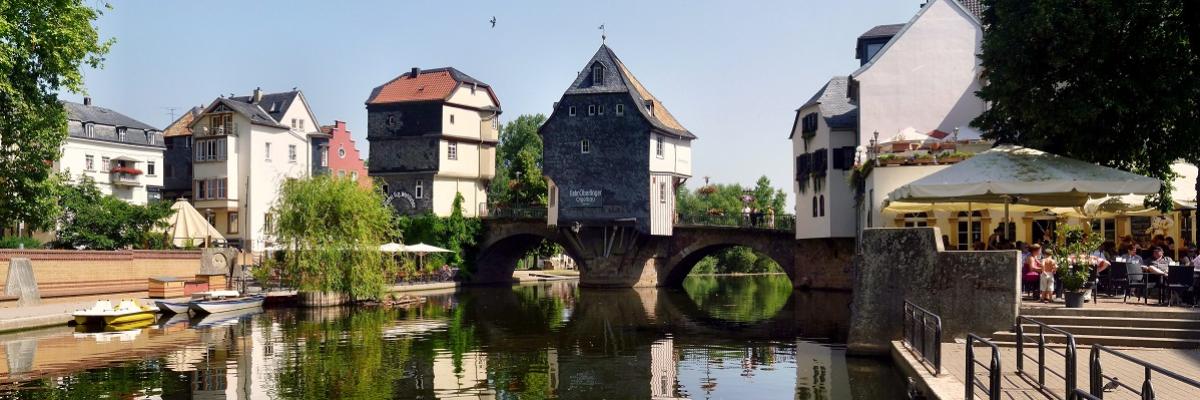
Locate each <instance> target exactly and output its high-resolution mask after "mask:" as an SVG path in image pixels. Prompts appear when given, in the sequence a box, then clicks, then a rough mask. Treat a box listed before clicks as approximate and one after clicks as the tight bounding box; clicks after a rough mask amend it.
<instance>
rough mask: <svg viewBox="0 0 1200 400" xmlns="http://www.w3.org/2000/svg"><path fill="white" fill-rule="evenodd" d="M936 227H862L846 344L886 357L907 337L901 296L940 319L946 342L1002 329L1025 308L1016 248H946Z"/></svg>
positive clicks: (1007, 326) (860, 350) (865, 352)
mask: <svg viewBox="0 0 1200 400" xmlns="http://www.w3.org/2000/svg"><path fill="white" fill-rule="evenodd" d="M940 237H941V232H940V231H939V230H938V229H937V228H879V229H867V230H865V231H863V236H862V242H861V246H860V247H859V249H860V250H859V253H858V254H857V255H856V256H855V260H854V274H853V279H854V302H853V305H852V306H851V320H850V332H849V339H848V341H847V346H848V348H849V350H850V351H851V352H855V353H860V354H886V353H887V352H888V342H889V341H891V340H898V339H900V338H901V336H902V335H903V326H902V321H903V309H904V300H906V299H907V300H909V301H912V302H913V303H915V304H917V305H919V306H921V307H924V308H926V309H928V310H930V311H932V312H934V313H936V314H938V315H939V316H941V318H942V340H943V341H951V340H953V339H954V338H961V337H965V336H966V334H967V333H970V332H976V333H992V332H995V331H1000V330H1005V329H1008V328H1010V327H1011V326H1012V324H1013V323H1014V322H1015V321H1016V318H1017V312H1018V309H1019V307H1020V299H1019V296H1020V293H1019V292H1020V279H1021V277H1020V272H1021V269H1020V265H1019V263H1018V259H1019V257H1018V253H1017V251H1015V250H1009V251H945V250H944V249H943V248H942V244H941V241H940V240H939V239H938V238H940Z"/></svg>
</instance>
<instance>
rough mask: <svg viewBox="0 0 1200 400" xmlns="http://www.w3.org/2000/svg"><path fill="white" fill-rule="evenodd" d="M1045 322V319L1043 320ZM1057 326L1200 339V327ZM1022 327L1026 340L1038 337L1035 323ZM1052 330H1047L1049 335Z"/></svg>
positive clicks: (1087, 331) (1133, 335)
mask: <svg viewBox="0 0 1200 400" xmlns="http://www.w3.org/2000/svg"><path fill="white" fill-rule="evenodd" d="M1043 322H1045V321H1043ZM1052 326H1054V327H1055V328H1058V329H1062V330H1064V331H1067V332H1070V333H1071V334H1072V335H1076V336H1079V335H1090V336H1113V337H1131V338H1164V339H1194V340H1200V329H1176V328H1143V327H1128V326H1094V325H1057V324H1056V325H1052ZM1021 328H1022V329H1024V330H1025V338H1026V340H1033V339H1032V338H1035V337H1037V333H1038V326H1037V325H1034V324H1024V325H1021ZM1051 333H1055V332H1051V331H1047V332H1046V334H1047V335H1049V334H1051Z"/></svg>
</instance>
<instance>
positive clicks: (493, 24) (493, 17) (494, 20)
mask: <svg viewBox="0 0 1200 400" xmlns="http://www.w3.org/2000/svg"><path fill="white" fill-rule="evenodd" d="M488 22H491V23H492V28H495V27H496V16H495V15H493V16H492V20H491V21H488Z"/></svg>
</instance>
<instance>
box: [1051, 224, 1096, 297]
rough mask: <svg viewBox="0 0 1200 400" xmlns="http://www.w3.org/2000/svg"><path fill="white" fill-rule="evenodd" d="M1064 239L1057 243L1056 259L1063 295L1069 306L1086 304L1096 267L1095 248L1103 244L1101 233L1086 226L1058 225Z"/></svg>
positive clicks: (1060, 238) (1060, 234) (1055, 247)
mask: <svg viewBox="0 0 1200 400" xmlns="http://www.w3.org/2000/svg"><path fill="white" fill-rule="evenodd" d="M1058 237H1059V240H1060V243H1058V244H1057V245H1055V246H1054V255H1053V257H1054V262H1055V263H1056V264H1058V272H1057V273H1056V275H1057V276H1058V279H1059V282H1060V283H1061V284H1062V288H1063V297H1064V298H1065V299H1066V304H1067V308H1080V307H1083V298H1084V295H1085V293H1086V292H1087V289H1088V285H1089V284H1090V282H1089V281H1090V279H1091V277H1092V268H1095V267H1096V260H1095V258H1094V257H1092V255H1091V254H1092V252H1093V251H1095V250H1096V249H1097V248H1099V247H1100V240H1101V239H1102V238H1101V237H1100V236H1098V235H1088V234H1087V232H1084V231H1083V228H1080V227H1078V226H1068V225H1066V224H1062V225H1060V226H1059V228H1058Z"/></svg>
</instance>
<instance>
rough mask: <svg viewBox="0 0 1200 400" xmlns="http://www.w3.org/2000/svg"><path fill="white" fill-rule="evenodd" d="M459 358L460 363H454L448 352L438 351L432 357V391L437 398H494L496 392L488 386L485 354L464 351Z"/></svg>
mask: <svg viewBox="0 0 1200 400" xmlns="http://www.w3.org/2000/svg"><path fill="white" fill-rule="evenodd" d="M461 360H462V363H461V364H457V363H455V362H454V356H453V355H452V354H450V353H439V354H437V355H436V356H435V357H434V359H433V393H434V394H435V395H437V398H438V399H494V398H496V394H495V393H494V392H493V391H492V389H491V388H489V387H488V376H487V354H484V353H480V352H470V353H464V354H463V355H462V359H461ZM460 366H461V368H460Z"/></svg>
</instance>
